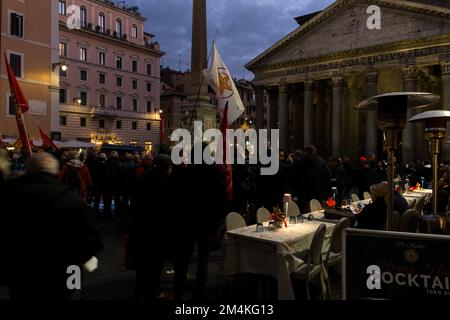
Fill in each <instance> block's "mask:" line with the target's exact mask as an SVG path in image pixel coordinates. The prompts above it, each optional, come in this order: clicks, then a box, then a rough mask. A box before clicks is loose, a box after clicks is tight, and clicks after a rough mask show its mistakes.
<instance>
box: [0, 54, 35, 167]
mask: <svg viewBox="0 0 450 320" xmlns="http://www.w3.org/2000/svg"><path fill="white" fill-rule="evenodd" d="M5 62H6V70H7V72H8V79H9V86H10V88H11V99H13V102H14V107H15V110H16V121H17V129H18V130H19V135H20V140H21V141H22V144H23V146H24V148H25V153H26V155H27V159H29V158H31V144H30V140H29V139H28V134H27V129H26V128H25V121H24V118H23V113H24V112H27V111H28V103H27V99H25V96H24V94H23V92H22V89H21V88H20V85H19V83H18V82H17V79H16V76H15V74H14V72H13V70H12V69H11V66H10V65H9V62H8V58H7V57H6V54H5Z"/></svg>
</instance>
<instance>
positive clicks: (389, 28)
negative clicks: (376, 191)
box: [246, 0, 450, 162]
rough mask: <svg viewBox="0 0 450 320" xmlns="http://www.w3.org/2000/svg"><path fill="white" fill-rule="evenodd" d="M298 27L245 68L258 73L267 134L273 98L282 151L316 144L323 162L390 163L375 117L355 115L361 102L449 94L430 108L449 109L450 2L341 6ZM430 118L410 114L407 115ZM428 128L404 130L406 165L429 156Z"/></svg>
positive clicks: (376, 0) (344, 2) (341, 0)
mask: <svg viewBox="0 0 450 320" xmlns="http://www.w3.org/2000/svg"><path fill="white" fill-rule="evenodd" d="M370 5H376V6H378V7H379V8H380V14H381V15H380V18H381V19H380V20H379V21H380V27H381V29H373V30H372V29H371V28H369V27H368V23H367V21H368V19H370V18H371V14H369V13H368V12H367V10H368V7H369V6H370ZM297 21H298V22H299V24H300V27H299V28H297V29H296V30H294V31H293V32H291V33H290V34H289V35H287V36H286V37H284V38H283V39H282V40H280V41H279V42H277V43H275V44H274V45H273V46H272V47H270V48H269V49H267V50H266V51H264V52H263V53H261V54H260V55H259V56H257V57H256V58H255V59H253V60H252V61H250V62H249V63H248V64H247V65H246V67H247V69H249V70H250V71H252V72H253V73H254V74H255V79H254V81H253V82H254V84H255V85H256V87H257V94H256V103H257V119H256V126H257V127H258V128H262V127H263V118H262V115H263V93H264V92H265V91H267V92H269V93H270V104H271V108H270V109H271V117H270V119H271V121H270V123H269V127H270V128H272V129H273V128H279V129H280V148H282V149H284V150H289V149H295V148H303V147H305V146H306V145H310V144H314V145H315V146H316V147H317V149H318V152H319V153H320V154H321V155H323V156H349V157H358V156H361V155H366V156H368V155H375V156H377V157H379V158H381V157H382V156H383V142H384V136H383V133H382V132H381V131H379V130H378V128H377V114H376V111H370V112H360V111H357V110H355V109H354V107H355V105H357V104H358V103H359V102H360V101H362V100H364V99H366V98H368V97H371V96H374V95H377V94H382V93H387V92H396V91H422V92H431V93H436V94H439V95H441V102H440V103H439V105H435V106H432V107H431V108H434V109H441V108H443V109H446V110H450V1H439V0H421V1H419V0H417V1H402V0H337V1H335V2H334V3H333V4H332V5H330V6H329V7H327V8H326V9H324V10H323V11H321V12H319V13H316V14H311V15H308V16H304V17H299V18H297ZM423 111H426V110H425V109H409V110H408V118H410V117H412V116H413V115H414V114H415V113H418V112H423ZM258 115H259V116H258ZM423 129H424V128H423V127H421V125H418V124H414V125H410V124H409V125H408V126H407V128H406V129H405V130H403V132H402V133H401V135H402V136H401V144H400V146H399V157H401V159H402V160H403V161H404V162H406V161H409V160H413V159H415V160H425V159H428V158H429V153H428V151H427V145H428V144H427V142H426V141H425V137H424V131H423ZM445 145H446V150H448V149H449V148H448V142H447V143H446V144H445ZM444 158H445V159H444V160H450V153H448V151H447V152H445V153H444Z"/></svg>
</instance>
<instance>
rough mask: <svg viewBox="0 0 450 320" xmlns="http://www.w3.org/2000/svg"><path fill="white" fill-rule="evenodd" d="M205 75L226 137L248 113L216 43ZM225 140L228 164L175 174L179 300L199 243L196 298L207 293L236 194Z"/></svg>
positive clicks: (176, 257)
mask: <svg viewBox="0 0 450 320" xmlns="http://www.w3.org/2000/svg"><path fill="white" fill-rule="evenodd" d="M203 75H204V77H205V78H206V79H208V82H209V83H210V85H211V86H212V88H213V89H214V90H215V92H216V94H217V97H218V101H219V111H220V114H221V116H222V124H221V131H222V134H223V136H225V137H226V130H227V129H228V127H229V126H230V124H232V123H233V122H234V121H236V119H238V118H239V117H240V115H241V114H242V113H243V112H244V106H243V104H242V101H241V99H240V96H239V93H238V91H237V89H236V86H235V85H234V82H233V80H232V77H231V74H230V72H229V71H228V68H227V67H226V66H225V64H224V62H223V60H222V58H221V56H220V54H219V52H218V51H217V48H216V45H215V44H213V48H212V63H211V67H210V69H207V70H204V72H203ZM225 141H226V139H224V141H223V143H224V153H223V156H224V160H225V161H224V163H225V164H224V165H220V166H216V165H207V164H204V163H203V164H198V165H195V164H192V165H189V166H188V167H187V168H186V170H179V171H180V172H179V173H178V174H179V176H178V177H177V176H176V175H175V178H174V179H175V181H176V183H174V185H175V188H176V190H175V194H179V195H180V198H179V201H177V203H176V204H175V206H179V207H175V208H174V212H179V215H178V216H177V221H178V222H179V223H178V224H179V226H180V228H179V229H178V230H176V232H175V234H176V236H177V237H178V241H177V243H179V245H177V248H176V254H175V261H174V268H175V277H174V281H175V300H181V299H182V298H183V293H184V286H185V283H186V276H187V271H188V266H189V261H190V259H191V257H192V254H193V251H194V248H195V245H197V250H198V256H197V273H196V281H195V292H194V299H200V298H202V296H203V295H204V290H205V287H206V283H207V280H208V265H209V255H210V249H211V246H212V244H213V243H214V242H213V238H214V237H216V236H217V234H220V233H219V232H218V230H219V228H220V223H221V221H222V220H223V218H224V215H225V211H226V210H225V209H226V207H227V200H228V202H229V204H231V201H232V196H233V185H232V168H231V165H230V164H227V163H230V162H229V161H226V157H229V153H228V152H227V149H226V148H225V147H226V145H225V144H226V142H225ZM196 147H200V146H194V149H195V148H196ZM206 148H207V145H206V143H202V145H201V149H202V150H203V152H204V151H205V149H206ZM191 156H194V153H191ZM191 163H194V161H192V162H191ZM219 169H221V170H219ZM224 175H225V179H224ZM193 183H194V184H195V187H194V186H193V185H192V184H193Z"/></svg>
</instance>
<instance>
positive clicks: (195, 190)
mask: <svg viewBox="0 0 450 320" xmlns="http://www.w3.org/2000/svg"><path fill="white" fill-rule="evenodd" d="M202 147H203V150H204V149H205V147H206V145H205V144H203V146H202ZM192 154H193V153H192ZM174 184H175V185H176V186H177V189H176V191H175V193H174V194H175V195H176V197H177V200H178V201H177V204H178V205H179V207H178V208H177V209H176V210H175V212H176V213H177V217H176V219H177V227H178V229H177V231H176V243H177V246H176V252H175V264H174V267H175V300H181V299H182V298H183V293H184V286H185V283H186V277H187V271H188V266H189V262H190V260H191V257H192V254H193V252H194V248H195V245H197V250H198V258H197V274H196V283H195V293H194V298H195V299H200V298H202V296H203V294H204V289H205V287H206V282H207V280H208V265H209V253H210V247H211V243H212V239H213V236H214V235H216V233H217V230H218V229H219V226H220V223H221V221H222V220H223V218H224V215H225V207H226V201H227V200H226V187H225V178H224V175H223V173H222V172H221V171H220V170H219V168H218V166H217V165H206V164H192V165H188V166H187V168H186V169H185V170H179V171H178V176H177V177H176V180H175V183H174Z"/></svg>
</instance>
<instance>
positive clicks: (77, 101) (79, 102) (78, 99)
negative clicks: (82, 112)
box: [73, 98, 83, 104]
mask: <svg viewBox="0 0 450 320" xmlns="http://www.w3.org/2000/svg"><path fill="white" fill-rule="evenodd" d="M73 102H74V103H76V104H81V102H83V101H81V98H74V99H73Z"/></svg>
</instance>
